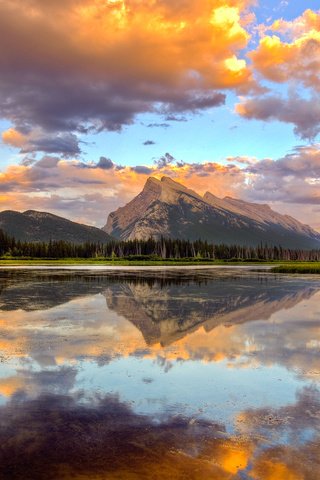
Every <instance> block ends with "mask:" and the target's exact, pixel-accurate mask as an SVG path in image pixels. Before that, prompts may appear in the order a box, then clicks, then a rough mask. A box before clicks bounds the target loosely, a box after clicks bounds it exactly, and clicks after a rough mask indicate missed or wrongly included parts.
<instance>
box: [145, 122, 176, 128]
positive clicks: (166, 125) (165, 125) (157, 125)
mask: <svg viewBox="0 0 320 480" xmlns="http://www.w3.org/2000/svg"><path fill="white" fill-rule="evenodd" d="M170 126H171V125H169V123H149V124H148V125H147V127H148V128H169V127H170Z"/></svg>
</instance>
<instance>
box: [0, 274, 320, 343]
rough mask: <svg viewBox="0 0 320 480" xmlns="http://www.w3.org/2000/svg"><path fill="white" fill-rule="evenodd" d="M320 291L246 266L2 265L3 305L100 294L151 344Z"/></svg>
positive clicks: (252, 316) (29, 306)
mask: <svg viewBox="0 0 320 480" xmlns="http://www.w3.org/2000/svg"><path fill="white" fill-rule="evenodd" d="M319 289H320V283H319V281H317V280H314V279H313V280H308V279H305V278H303V279H301V278H288V277H279V276H274V275H272V274H266V273H264V274H253V273H243V272H239V271H237V272H236V271H212V270H201V271H196V270H181V271H180V270H179V271H166V272H164V271H162V272H154V271H148V272H146V271H144V272H141V271H140V272H134V271H132V272H126V273H124V272H105V273H100V272H99V273H95V272H94V271H91V272H77V271H69V272H66V271H64V272H63V271H56V272H52V271H41V272H39V271H27V270H19V271H2V272H1V274H0V309H1V310H17V309H22V310H26V311H33V310H43V309H49V308H53V307H55V306H57V305H62V304H64V303H67V302H69V301H71V300H74V299H77V298H80V297H84V296H90V295H95V294H98V293H100V294H103V295H104V296H105V297H106V301H107V306H108V308H109V309H111V310H113V311H115V312H116V313H117V314H118V315H121V316H123V317H125V318H126V319H127V320H129V321H130V322H131V323H133V324H134V325H135V326H136V327H137V328H138V329H139V330H140V331H141V332H142V334H143V336H144V338H145V341H146V343H147V344H148V345H152V344H154V343H158V342H160V343H161V344H162V345H168V344H170V343H172V342H174V341H176V340H178V339H179V338H182V337H184V336H185V335H187V334H188V333H191V332H192V331H194V330H197V329H198V328H199V327H200V326H203V327H204V329H205V330H206V331H210V330H212V329H213V328H215V327H216V326H218V325H221V324H222V325H226V326H228V325H233V324H236V323H244V322H248V321H250V320H262V319H264V320H265V319H268V318H269V317H270V316H271V315H272V314H273V313H275V312H277V311H278V310H280V309H288V308H292V307H293V306H295V305H296V304H297V303H299V302H300V301H302V300H303V299H307V298H310V297H311V296H312V295H313V294H315V293H316V292H317V291H318V290H319Z"/></svg>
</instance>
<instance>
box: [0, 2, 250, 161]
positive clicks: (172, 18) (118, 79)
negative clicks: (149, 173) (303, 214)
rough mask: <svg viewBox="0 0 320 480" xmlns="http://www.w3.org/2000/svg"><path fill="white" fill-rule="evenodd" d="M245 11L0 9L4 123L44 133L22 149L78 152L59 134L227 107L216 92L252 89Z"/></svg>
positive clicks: (106, 6) (147, 6) (209, 5)
mask: <svg viewBox="0 0 320 480" xmlns="http://www.w3.org/2000/svg"><path fill="white" fill-rule="evenodd" d="M250 4H251V1H250V0H225V1H223V2H222V1H221V0H214V1H212V0H200V2H199V0H181V1H179V2H178V3H176V2H168V1H165V0H155V1H154V2H152V3H148V2H138V1H137V0H127V1H126V2H123V1H122V0H121V1H120V0H119V1H116V2H115V1H113V2H111V1H106V2H98V1H94V0H92V1H88V0H77V1H76V0H68V1H67V2H64V3H63V2H61V1H57V2H43V1H41V0H27V1H22V0H12V1H11V2H9V3H8V2H1V4H0V59H1V60H0V68H1V78H0V110H1V115H2V118H5V119H7V120H8V121H10V122H11V123H12V125H13V128H14V129H15V130H16V131H17V132H19V133H21V134H24V132H26V131H27V132H29V131H30V130H34V129H36V130H37V129H41V131H42V132H43V135H44V137H43V138H38V140H37V141H36V140H34V141H33V139H30V142H27V144H26V147H25V151H30V149H34V150H36V149H37V148H38V149H39V151H44V152H46V153H59V152H63V153H65V154H66V153H70V154H71V153H72V152H73V154H75V153H77V152H76V146H75V143H72V142H71V140H72V139H73V140H75V137H68V138H66V137H64V134H69V135H70V134H71V133H72V134H75V133H80V134H85V133H88V132H91V131H98V132H99V131H101V130H110V131H119V130H121V129H122V127H123V126H124V125H130V124H131V123H133V122H134V121H135V118H136V115H137V114H140V113H144V112H163V113H166V114H168V115H174V114H175V113H176V112H181V113H183V112H197V111H202V110H204V109H207V108H212V107H217V106H220V105H223V104H224V102H225V94H224V93H221V92H220V90H225V89H234V90H238V89H239V90H240V91H246V92H247V91H249V90H250V89H252V88H253V86H254V81H253V78H252V73H251V71H250V69H249V68H248V66H247V64H246V61H245V60H244V59H243V58H240V56H241V54H242V51H243V50H244V49H245V48H246V47H247V45H248V42H249V39H250V34H249V33H248V32H247V30H246V29H245V28H244V27H243V26H242V18H241V16H242V14H244V13H245V12H246V9H247V7H249V5H250ZM70 32H72V35H71V33H70ZM215 38H219V42H215V41H213V39H215ZM8 45H10V50H9V49H8ZM53 133H54V134H55V135H56V134H57V135H58V139H59V140H57V141H56V143H54V141H53V140H54V138H53V137H50V134H53ZM47 135H49V138H48V137H47ZM13 142H19V138H18V136H17V135H16V138H15V140H13V139H12V143H11V144H12V145H13ZM64 142H67V143H68V145H61V144H62V143H64ZM71 144H72V146H71ZM71 147H72V148H71Z"/></svg>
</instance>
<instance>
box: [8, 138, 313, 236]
mask: <svg viewBox="0 0 320 480" xmlns="http://www.w3.org/2000/svg"><path fill="white" fill-rule="evenodd" d="M319 165H320V146H319V145H318V144H311V145H309V146H297V147H296V148H295V149H294V150H293V151H292V152H290V153H289V154H288V155H285V156H284V157H282V158H279V159H275V160H274V159H262V160H259V159H257V158H252V157H245V156H243V157H228V158H226V159H225V161H224V162H223V163H218V162H214V161H206V162H203V163H197V162H192V163H187V162H184V161H182V160H177V159H176V158H175V157H174V155H172V154H171V153H168V152H167V153H165V154H164V155H163V156H161V157H160V158H159V159H156V160H155V161H154V164H153V165H135V166H132V167H129V166H128V167H124V166H121V165H119V164H117V163H115V162H113V161H112V160H111V159H110V158H107V157H101V158H100V159H99V160H98V161H97V162H94V161H91V162H87V163H84V162H83V161H80V160H77V159H74V160H66V159H62V158H60V159H59V157H55V156H44V157H43V158H42V159H39V160H35V159H34V158H31V159H29V158H26V159H25V162H24V163H23V164H21V165H11V166H9V167H8V168H7V169H6V170H5V171H4V172H2V173H0V210H4V209H17V210H25V209H26V208H33V209H35V210H37V209H38V210H39V209H41V210H45V209H46V210H49V211H53V212H54V213H56V214H58V215H62V216H66V217H67V218H72V219H74V220H75V221H82V222H84V223H89V224H92V223H94V224H96V225H98V226H101V225H103V224H104V223H105V220H106V218H107V215H108V213H109V212H110V211H113V210H114V209H115V208H118V207H120V206H122V205H124V204H126V203H127V202H128V201H130V200H131V199H132V198H133V197H134V196H135V195H137V194H138V193H140V192H141V190H142V188H143V185H144V183H145V181H146V180H147V178H148V177H149V176H156V177H158V178H159V177H161V176H163V175H168V176H170V177H172V178H173V179H175V180H176V181H178V182H181V183H182V184H184V185H186V186H188V187H189V188H192V189H194V190H196V191H197V192H199V193H200V194H204V193H205V192H206V191H211V192H212V193H213V194H214V195H216V196H218V197H224V196H231V197H236V198H242V199H244V200H248V201H253V202H263V203H269V204H271V206H273V208H274V209H275V210H277V211H280V212H282V213H285V214H290V215H292V216H294V217H296V218H298V219H299V220H301V221H302V222H303V223H309V224H311V225H313V226H314V227H315V228H316V229H318V228H319V227H320V224H319V220H318V217H319V216H318V215H317V213H316V212H315V208H316V207H318V206H319V204H320V195H319V179H320V171H319ZM97 189H98V190H97Z"/></svg>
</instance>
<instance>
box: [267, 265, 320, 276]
mask: <svg viewBox="0 0 320 480" xmlns="http://www.w3.org/2000/svg"><path fill="white" fill-rule="evenodd" d="M271 271H272V272H273V273H298V274H320V262H314V263H310V262H306V263H295V262H291V263H288V264H283V263H281V265H278V266H277V267H274V268H272V269H271Z"/></svg>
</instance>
